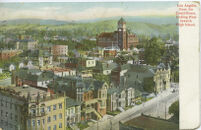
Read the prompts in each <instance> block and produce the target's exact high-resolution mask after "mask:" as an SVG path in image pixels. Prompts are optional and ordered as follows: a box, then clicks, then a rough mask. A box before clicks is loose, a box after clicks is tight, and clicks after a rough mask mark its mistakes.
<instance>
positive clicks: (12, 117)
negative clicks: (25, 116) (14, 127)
mask: <svg viewBox="0 0 201 130" xmlns="http://www.w3.org/2000/svg"><path fill="white" fill-rule="evenodd" d="M4 114H5V117H6V118H8V117H9V116H10V118H9V119H10V120H13V119H15V121H17V119H18V116H17V115H14V114H13V113H10V114H9V113H8V112H6V113H5V112H4V111H3V110H1V113H0V117H4Z"/></svg>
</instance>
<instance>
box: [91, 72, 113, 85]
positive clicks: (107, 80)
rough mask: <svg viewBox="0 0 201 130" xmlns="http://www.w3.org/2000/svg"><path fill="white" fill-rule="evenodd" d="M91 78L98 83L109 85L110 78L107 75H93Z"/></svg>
mask: <svg viewBox="0 0 201 130" xmlns="http://www.w3.org/2000/svg"><path fill="white" fill-rule="evenodd" d="M93 78H94V79H96V80H99V81H103V82H106V83H108V84H109V83H110V77H109V76H108V75H104V74H94V75H93Z"/></svg>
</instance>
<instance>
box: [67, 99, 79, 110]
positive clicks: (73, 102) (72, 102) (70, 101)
mask: <svg viewBox="0 0 201 130" xmlns="http://www.w3.org/2000/svg"><path fill="white" fill-rule="evenodd" d="M80 105H81V102H78V101H76V100H74V99H72V98H70V97H67V98H66V108H70V107H75V106H80Z"/></svg>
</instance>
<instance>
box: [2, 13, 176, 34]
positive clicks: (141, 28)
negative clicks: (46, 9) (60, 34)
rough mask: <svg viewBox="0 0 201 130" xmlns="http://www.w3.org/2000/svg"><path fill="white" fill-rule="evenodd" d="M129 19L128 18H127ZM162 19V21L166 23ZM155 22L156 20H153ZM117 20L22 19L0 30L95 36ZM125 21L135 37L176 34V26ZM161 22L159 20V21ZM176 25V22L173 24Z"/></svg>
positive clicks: (110, 27) (112, 25)
mask: <svg viewBox="0 0 201 130" xmlns="http://www.w3.org/2000/svg"><path fill="white" fill-rule="evenodd" d="M127 19H129V17H127ZM165 19H168V18H164V19H163V21H166V20H165ZM144 20H145V19H144ZM155 20H157V19H155ZM117 21H118V19H117V18H115V19H107V20H96V21H91V22H89V21H88V22H86V21H82V22H66V21H57V20H39V19H26V20H25V19H23V20H10V21H4V22H1V24H0V30H54V31H67V32H69V33H68V34H69V36H70V35H72V36H73V37H74V36H78V37H80V36H93V37H94V36H96V35H97V34H100V33H101V32H112V31H115V30H116V29H117ZM126 21H127V28H128V29H129V30H130V31H131V32H133V33H136V34H137V35H141V34H145V35H150V36H158V35H160V36H164V35H169V34H170V35H175V34H178V27H177V26H176V24H173V23H174V21H172V22H173V23H172V24H170V23H169V24H153V23H151V22H149V23H148V21H147V22H142V19H141V21H140V19H138V21H137V20H135V18H130V20H126ZM160 21H161V20H160ZM152 22H153V21H152ZM175 23H176V22H175Z"/></svg>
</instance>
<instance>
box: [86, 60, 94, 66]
mask: <svg viewBox="0 0 201 130" xmlns="http://www.w3.org/2000/svg"><path fill="white" fill-rule="evenodd" d="M95 66H96V60H93V59H92V60H86V67H95Z"/></svg>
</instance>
